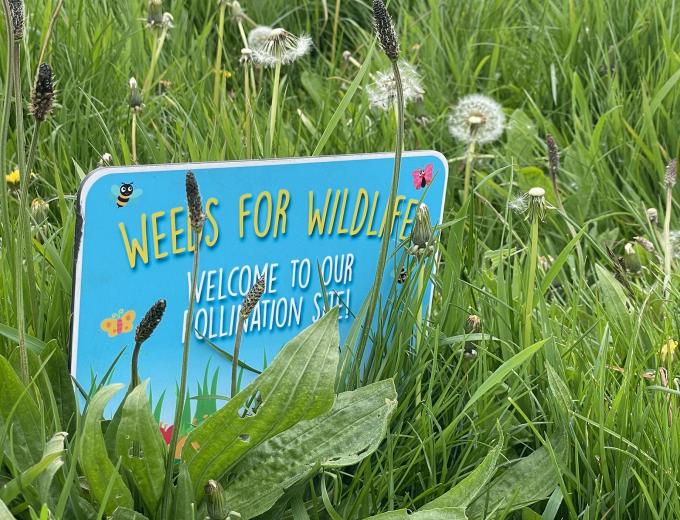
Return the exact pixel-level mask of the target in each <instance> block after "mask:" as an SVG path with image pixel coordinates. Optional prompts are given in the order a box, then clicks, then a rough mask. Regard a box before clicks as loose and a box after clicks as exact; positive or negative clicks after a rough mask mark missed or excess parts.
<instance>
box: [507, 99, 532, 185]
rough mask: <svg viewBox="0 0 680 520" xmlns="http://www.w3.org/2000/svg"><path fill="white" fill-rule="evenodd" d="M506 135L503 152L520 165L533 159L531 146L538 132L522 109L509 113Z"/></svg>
mask: <svg viewBox="0 0 680 520" xmlns="http://www.w3.org/2000/svg"><path fill="white" fill-rule="evenodd" d="M506 135H507V145H506V147H505V150H506V151H505V153H506V155H507V156H508V157H509V158H510V159H516V161H517V162H518V163H519V165H520V166H521V165H523V164H526V163H528V162H533V161H534V154H533V148H534V146H535V144H536V143H537V142H538V132H537V131H536V124H535V123H534V121H532V120H531V118H530V117H529V116H527V115H526V114H525V113H524V112H523V111H522V110H520V109H517V110H515V111H514V112H513V113H512V114H510V117H509V118H508V125H507V131H506ZM529 188H531V186H529ZM527 189H528V188H527ZM525 191H526V189H525Z"/></svg>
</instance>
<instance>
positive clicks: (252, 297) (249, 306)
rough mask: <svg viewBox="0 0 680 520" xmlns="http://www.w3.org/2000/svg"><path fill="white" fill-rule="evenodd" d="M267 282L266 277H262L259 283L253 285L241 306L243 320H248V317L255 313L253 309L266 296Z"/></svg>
mask: <svg viewBox="0 0 680 520" xmlns="http://www.w3.org/2000/svg"><path fill="white" fill-rule="evenodd" d="M265 282H266V279H265V277H264V275H262V276H260V278H258V280H257V282H255V285H253V286H252V287H251V288H250V290H249V291H248V293H247V294H246V297H245V298H244V299H243V305H242V306H241V319H243V320H247V319H248V316H250V314H251V313H252V312H253V309H254V308H255V306H256V305H257V303H258V302H259V301H260V298H262V295H263V294H264V290H265Z"/></svg>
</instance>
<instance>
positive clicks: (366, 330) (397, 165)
mask: <svg viewBox="0 0 680 520" xmlns="http://www.w3.org/2000/svg"><path fill="white" fill-rule="evenodd" d="M392 72H393V74H394V83H395V86H396V90H397V103H396V110H397V121H398V124H397V139H396V145H395V154H394V170H393V172H392V186H391V188H390V195H389V199H388V201H387V211H386V212H385V225H384V234H383V236H382V243H381V247H380V256H379V257H378V264H377V267H376V273H375V281H374V282H373V287H372V288H371V293H370V299H369V303H368V308H367V309H366V319H365V320H364V326H363V329H362V331H361V337H360V339H359V346H358V349H357V356H356V359H357V361H358V362H361V359H362V358H363V353H364V350H365V348H366V343H367V342H368V336H369V334H370V332H371V325H372V324H373V317H374V316H375V310H376V307H377V305H378V298H379V297H380V289H381V286H382V280H383V274H384V270H385V263H386V262H387V249H388V247H389V244H390V237H391V236H392V227H393V223H394V219H393V218H392V217H393V214H394V204H395V199H396V197H397V188H398V186H399V172H400V171H401V156H402V153H403V148H404V90H403V86H402V83H401V74H400V73H399V66H398V65H397V62H396V61H393V62H392Z"/></svg>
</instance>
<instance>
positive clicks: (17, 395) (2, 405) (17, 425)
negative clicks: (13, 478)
mask: <svg viewBox="0 0 680 520" xmlns="http://www.w3.org/2000/svg"><path fill="white" fill-rule="evenodd" d="M0 381H1V382H2V383H1V384H0V387H1V388H2V390H1V391H0V445H1V446H2V447H3V451H4V452H5V455H7V457H8V458H12V456H13V457H14V461H15V463H16V465H17V467H18V469H19V470H20V471H23V470H26V469H28V468H29V467H31V466H33V465H34V464H36V463H37V462H39V461H40V458H41V456H42V452H43V446H44V437H43V425H42V421H41V416H40V411H39V410H38V405H37V404H36V403H35V401H34V400H33V398H32V397H31V396H30V394H29V392H28V391H27V390H26V387H25V386H24V384H23V383H22V382H21V380H20V379H19V376H18V375H17V374H16V372H15V371H14V369H13V368H12V365H11V364H10V363H9V361H8V360H7V359H5V358H4V357H2V356H0ZM10 439H12V442H10Z"/></svg>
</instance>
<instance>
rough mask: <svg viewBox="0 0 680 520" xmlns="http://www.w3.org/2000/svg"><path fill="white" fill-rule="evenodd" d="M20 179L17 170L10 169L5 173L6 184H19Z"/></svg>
mask: <svg viewBox="0 0 680 520" xmlns="http://www.w3.org/2000/svg"><path fill="white" fill-rule="evenodd" d="M20 179H21V175H20V174H19V170H12V171H11V172H9V173H8V174H7V175H5V181H6V182H7V184H11V185H13V186H16V185H17V184H19V180H20Z"/></svg>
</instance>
